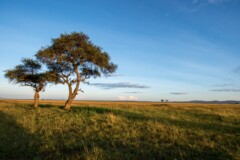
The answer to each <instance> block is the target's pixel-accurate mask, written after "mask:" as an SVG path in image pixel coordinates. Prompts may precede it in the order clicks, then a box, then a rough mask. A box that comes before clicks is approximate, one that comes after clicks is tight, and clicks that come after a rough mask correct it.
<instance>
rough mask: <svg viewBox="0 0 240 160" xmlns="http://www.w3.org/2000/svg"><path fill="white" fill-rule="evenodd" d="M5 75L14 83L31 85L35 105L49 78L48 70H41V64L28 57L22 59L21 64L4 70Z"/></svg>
mask: <svg viewBox="0 0 240 160" xmlns="http://www.w3.org/2000/svg"><path fill="white" fill-rule="evenodd" d="M5 77H6V78H8V79H9V81H10V82H12V83H14V84H20V85H21V86H29V87H32V88H33V89H34V91H35V95H34V99H35V104H34V106H35V107H37V106H38V104H37V102H38V99H39V92H40V91H42V90H44V88H45V87H46V85H47V80H48V78H49V72H41V64H40V63H39V62H38V61H37V60H33V59H30V58H24V59H22V64H20V65H17V66H16V67H15V68H14V69H10V70H6V71H5Z"/></svg>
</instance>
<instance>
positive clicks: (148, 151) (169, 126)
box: [0, 100, 240, 160]
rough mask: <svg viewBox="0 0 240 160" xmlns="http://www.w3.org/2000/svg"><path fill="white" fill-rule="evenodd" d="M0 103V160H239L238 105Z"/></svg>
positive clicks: (239, 107) (239, 127)
mask: <svg viewBox="0 0 240 160" xmlns="http://www.w3.org/2000/svg"><path fill="white" fill-rule="evenodd" d="M63 105H64V102H63V101H44V100H43V101H40V107H39V108H38V109H35V108H33V104H32V102H31V101H27V100H22V101H20V100H18V101H17V100H1V101H0V159H86V160H95V159H109V160H113V159H119V160H124V159H131V160H132V159H144V160H147V159H160V160H161V159H163V160H164V159H170V160H181V159H191V160H192V159H196V160H201V159H207V160H211V159H212V160H218V159H219V160H220V159H221V160H227V159H229V160H232V159H240V105H239V104H231V105H228V104H217V105H216V104H183V103H150V102H94V101H81V102H80V101H79V102H78V101H76V102H75V103H74V104H73V106H72V108H71V110H69V111H66V110H64V109H63Z"/></svg>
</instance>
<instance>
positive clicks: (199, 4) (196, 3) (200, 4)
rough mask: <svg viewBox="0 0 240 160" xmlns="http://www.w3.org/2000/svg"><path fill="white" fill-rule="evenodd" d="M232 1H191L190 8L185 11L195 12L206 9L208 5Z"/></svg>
mask: <svg viewBox="0 0 240 160" xmlns="http://www.w3.org/2000/svg"><path fill="white" fill-rule="evenodd" d="M230 1H232V0H193V1H192V6H191V7H190V8H188V9H187V11H188V12H196V11H198V10H200V9H201V8H203V7H207V6H209V5H218V4H222V3H225V2H230Z"/></svg>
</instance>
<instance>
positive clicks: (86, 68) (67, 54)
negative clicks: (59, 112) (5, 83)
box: [36, 32, 117, 109]
mask: <svg viewBox="0 0 240 160" xmlns="http://www.w3.org/2000/svg"><path fill="white" fill-rule="evenodd" d="M36 57H37V59H38V60H39V61H41V62H42V63H44V64H46V65H47V67H48V69H49V71H50V72H51V73H52V75H53V76H54V77H55V78H54V82H55V83H56V84H59V83H60V84H67V85H68V88H69V96H68V100H67V101H66V104H65V109H69V108H70V105H71V103H72V101H73V99H74V98H75V97H76V95H77V93H78V91H79V86H80V82H83V83H87V79H89V78H91V77H94V78H96V77H100V76H101V75H105V76H109V75H110V74H111V73H114V72H115V71H116V69H117V65H115V64H114V63H112V62H110V56H109V55H108V53H107V52H104V51H103V50H102V49H101V48H100V47H98V46H96V45H94V44H93V43H92V42H91V41H90V39H89V37H88V36H87V35H85V34H84V33H82V32H80V33H78V32H73V33H71V34H61V35H60V37H59V38H55V39H52V44H51V45H50V46H47V47H44V48H42V49H41V50H39V52H38V53H37V54H36ZM72 85H75V88H74V90H73V89H72Z"/></svg>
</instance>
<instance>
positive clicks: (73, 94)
mask: <svg viewBox="0 0 240 160" xmlns="http://www.w3.org/2000/svg"><path fill="white" fill-rule="evenodd" d="M74 72H75V73H76V75H77V81H76V86H75V89H74V91H73V90H72V83H70V82H69V83H68V90H69V93H68V100H67V101H66V103H65V108H64V109H66V110H69V109H70V107H71V104H72V102H73V100H74V98H75V97H76V95H77V94H78V90H79V86H80V80H81V77H80V74H79V73H78V69H77V68H75V69H74Z"/></svg>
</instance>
